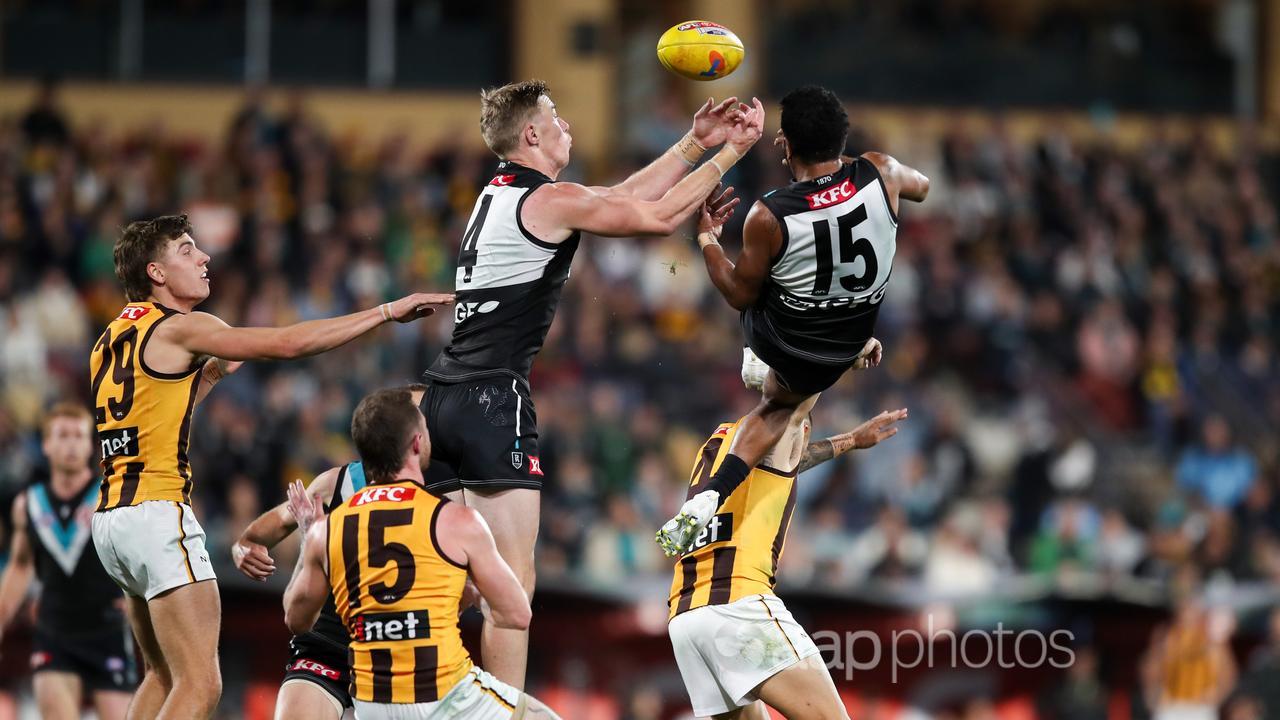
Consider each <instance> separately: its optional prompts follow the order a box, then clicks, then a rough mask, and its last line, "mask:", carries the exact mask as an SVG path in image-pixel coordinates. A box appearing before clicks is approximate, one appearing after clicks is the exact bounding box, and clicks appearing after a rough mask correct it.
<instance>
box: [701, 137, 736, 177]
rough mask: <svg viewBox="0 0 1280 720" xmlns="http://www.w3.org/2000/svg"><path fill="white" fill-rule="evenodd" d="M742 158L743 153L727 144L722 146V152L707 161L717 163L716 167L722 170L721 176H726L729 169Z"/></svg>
mask: <svg viewBox="0 0 1280 720" xmlns="http://www.w3.org/2000/svg"><path fill="white" fill-rule="evenodd" d="M741 159H742V154H741V153H739V152H738V151H737V150H734V149H733V148H731V147H729V146H728V145H725V146H724V147H722V148H720V152H718V153H716V154H715V157H713V158H711V159H710V160H708V161H707V162H709V163H711V164H712V165H715V166H716V169H717V170H719V171H720V177H724V174H725V173H726V172H728V171H729V168H731V167H733V166H734V165H735V164H736V163H737V162H738V161H739V160H741Z"/></svg>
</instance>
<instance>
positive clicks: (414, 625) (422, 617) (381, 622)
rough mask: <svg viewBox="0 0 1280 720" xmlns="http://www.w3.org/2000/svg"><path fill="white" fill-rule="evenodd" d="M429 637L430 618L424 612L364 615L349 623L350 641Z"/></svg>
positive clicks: (412, 611)
mask: <svg viewBox="0 0 1280 720" xmlns="http://www.w3.org/2000/svg"><path fill="white" fill-rule="evenodd" d="M427 637H431V618H430V616H429V615H428V614H427V611H426V610H409V611H407V612H398V613H365V614H364V615H357V616H356V618H355V620H354V621H352V623H351V640H352V641H359V642H376V641H379V640H417V639H418V638H427Z"/></svg>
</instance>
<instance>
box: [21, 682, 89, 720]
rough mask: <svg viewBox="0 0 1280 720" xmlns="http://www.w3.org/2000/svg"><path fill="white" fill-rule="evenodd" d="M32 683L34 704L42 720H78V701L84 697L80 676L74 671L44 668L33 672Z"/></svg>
mask: <svg viewBox="0 0 1280 720" xmlns="http://www.w3.org/2000/svg"><path fill="white" fill-rule="evenodd" d="M32 685H34V686H35V691H36V705H38V706H39V707H40V717H41V718H43V719H44V720H80V703H81V702H82V701H83V699H84V695H83V690H84V688H83V686H82V685H81V683H80V676H79V675H76V674H75V673H69V672H58V671H56V670H45V671H43V672H38V673H36V674H35V678H34V679H33V680H32Z"/></svg>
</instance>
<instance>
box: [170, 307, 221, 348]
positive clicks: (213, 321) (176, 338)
mask: <svg viewBox="0 0 1280 720" xmlns="http://www.w3.org/2000/svg"><path fill="white" fill-rule="evenodd" d="M226 327H229V326H228V325H227V324H226V323H225V322H223V321H222V319H221V318H219V317H218V316H216V315H210V314H209V313H206V312H189V313H178V314H175V315H171V316H170V317H169V318H168V319H167V320H165V321H164V322H163V323H160V324H159V325H157V326H156V331H155V336H156V339H157V340H159V341H173V342H178V343H181V342H182V341H183V340H184V339H185V338H189V337H192V336H195V335H199V334H201V333H206V332H210V331H214V330H221V329H223V328H226Z"/></svg>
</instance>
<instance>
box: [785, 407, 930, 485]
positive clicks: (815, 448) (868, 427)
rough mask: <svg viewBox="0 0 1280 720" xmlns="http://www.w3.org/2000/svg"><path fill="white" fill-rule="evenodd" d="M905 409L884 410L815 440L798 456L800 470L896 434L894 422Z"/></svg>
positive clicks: (867, 446) (904, 417)
mask: <svg viewBox="0 0 1280 720" xmlns="http://www.w3.org/2000/svg"><path fill="white" fill-rule="evenodd" d="M906 417H907V409H906V408H902V409H901V410H886V411H884V412H882V413H880V414H879V415H877V416H875V417H873V418H871V419H870V420H868V421H866V422H864V423H862V424H861V425H859V426H858V427H856V428H854V429H853V430H850V431H849V432H847V433H842V434H840V435H836V436H834V437H829V438H826V439H824V440H815V441H813V442H811V443H809V446H808V447H806V448H805V450H804V455H803V456H802V457H801V458H800V470H799V472H804V471H805V470H808V469H809V468H811V467H813V466H814V465H821V464H822V463H824V462H826V461H828V460H830V459H832V458H835V457H839V456H841V455H843V454H845V453H847V452H849V451H850V450H865V449H866V448H869V447H873V446H875V445H877V444H879V443H880V441H881V440H885V439H887V438H891V437H893V436H894V435H897V434H898V428H897V427H895V424H896V423H897V422H898V421H899V420H905V419H906Z"/></svg>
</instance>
